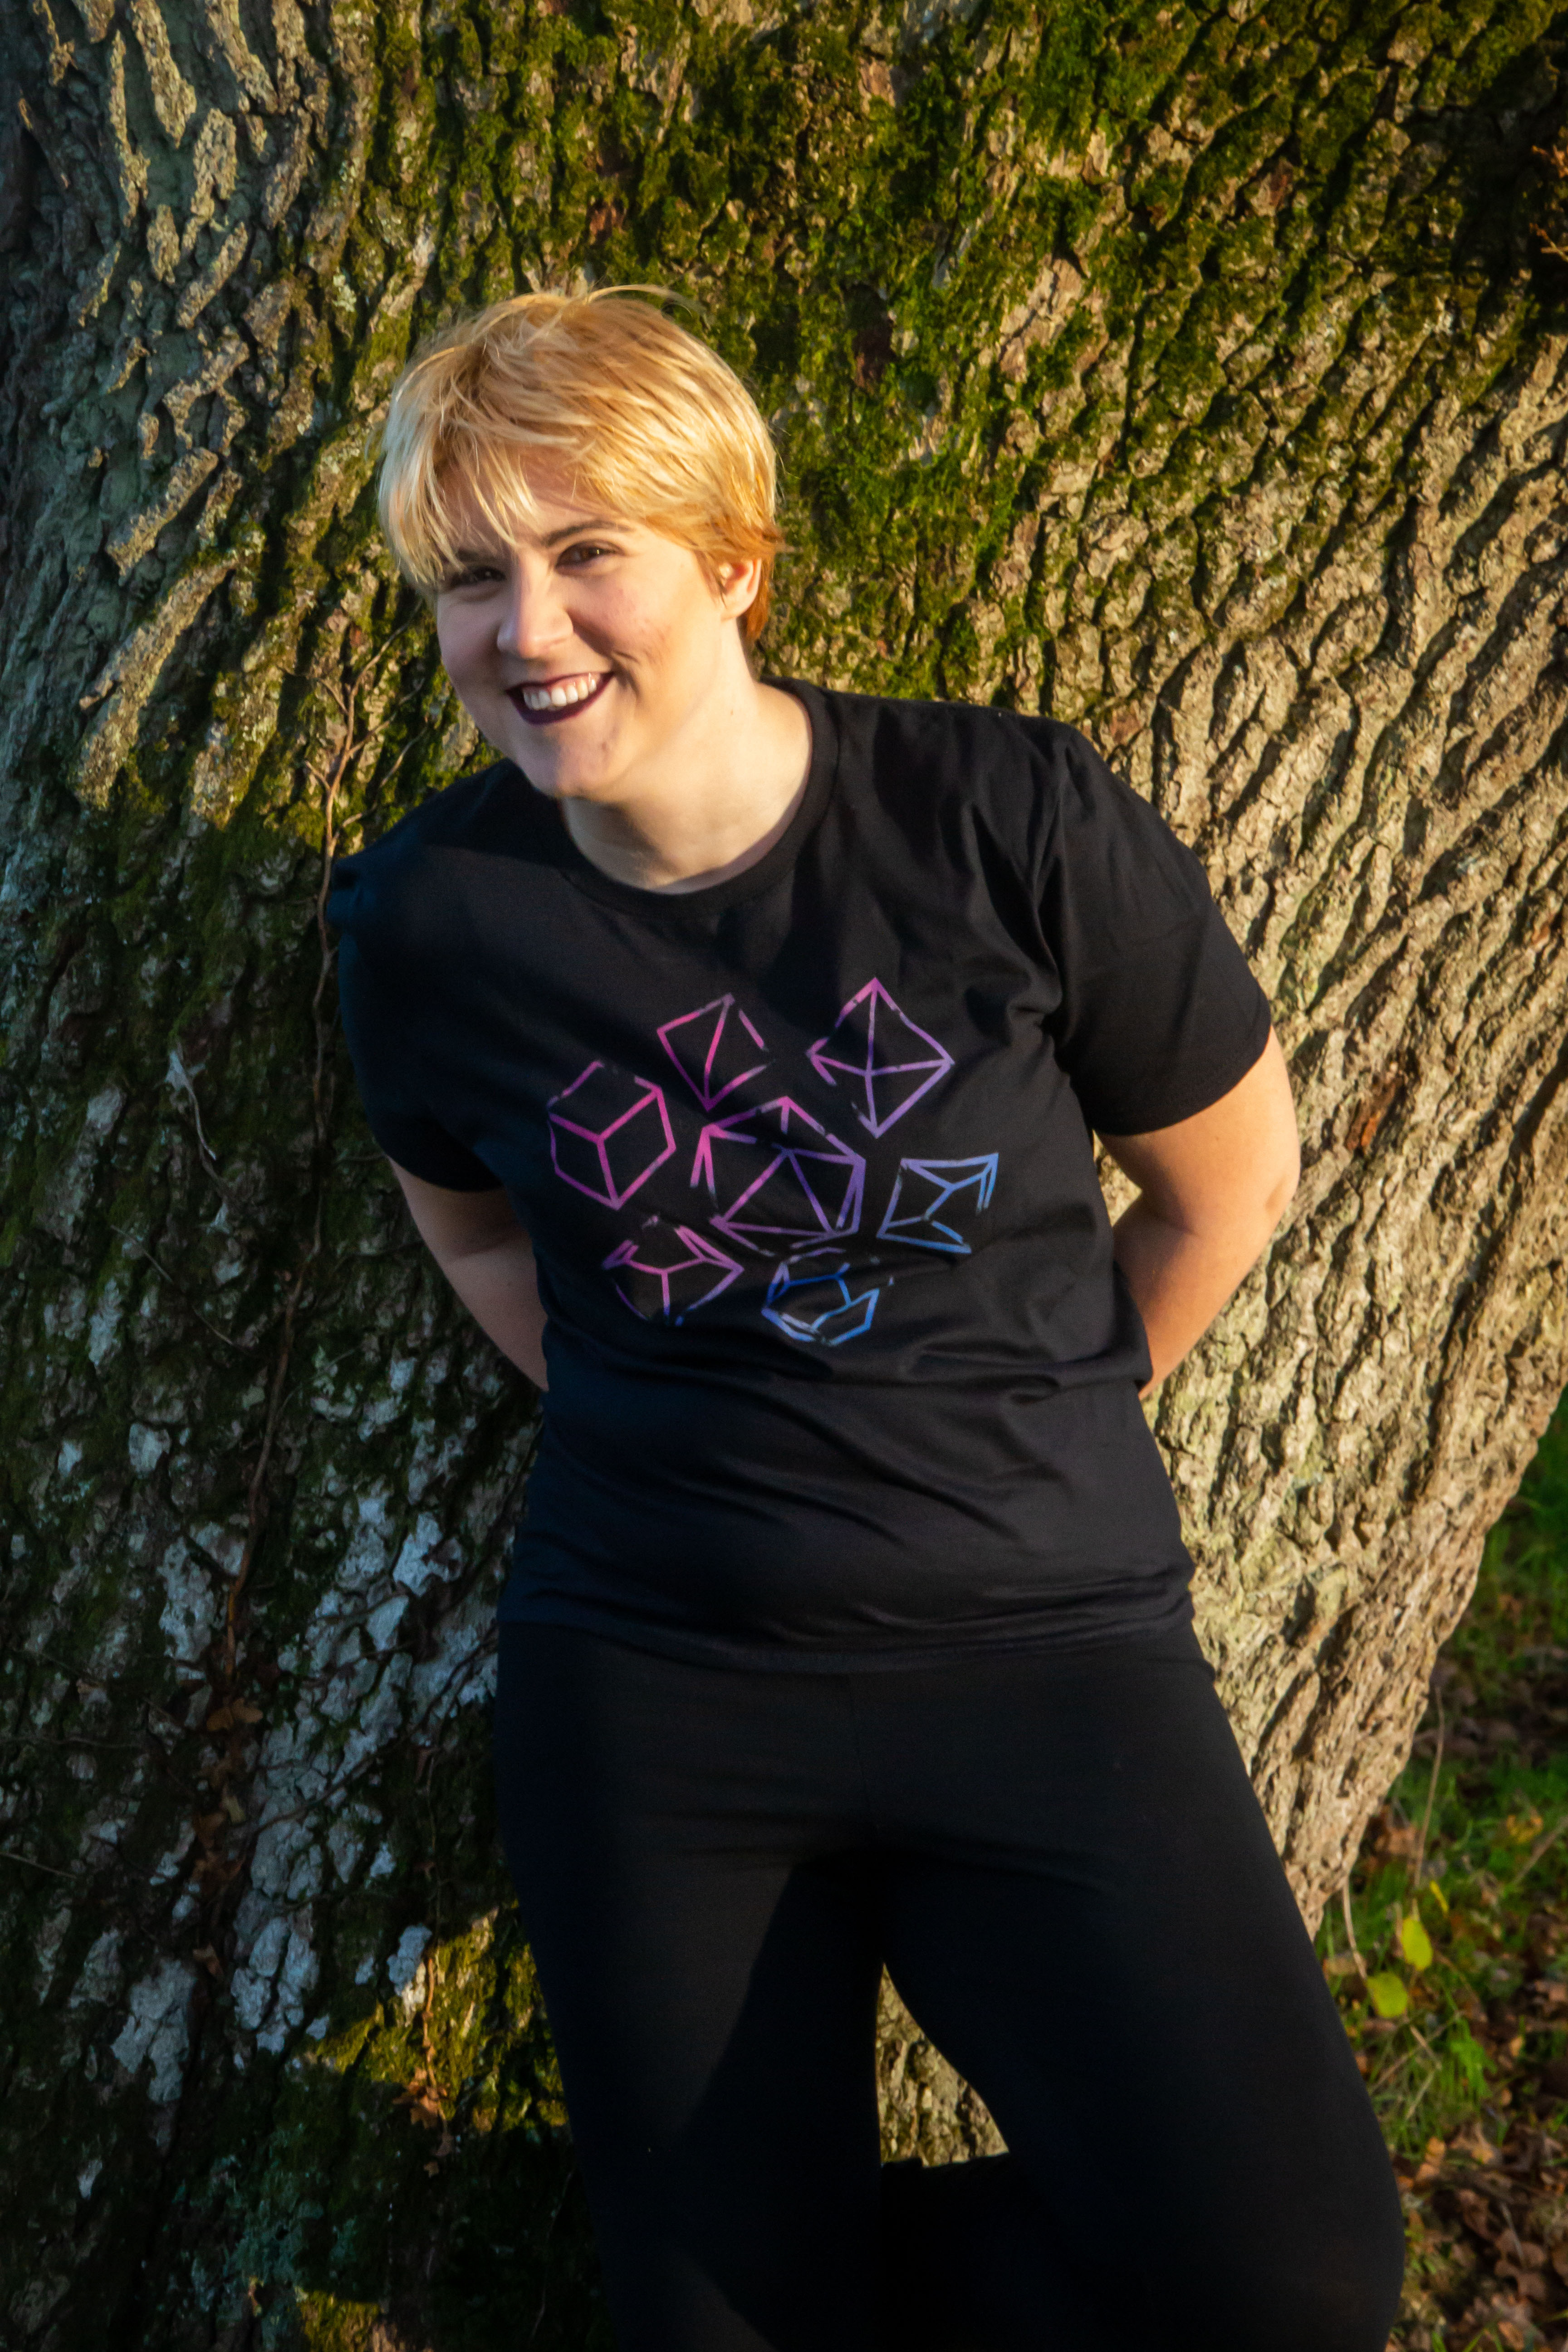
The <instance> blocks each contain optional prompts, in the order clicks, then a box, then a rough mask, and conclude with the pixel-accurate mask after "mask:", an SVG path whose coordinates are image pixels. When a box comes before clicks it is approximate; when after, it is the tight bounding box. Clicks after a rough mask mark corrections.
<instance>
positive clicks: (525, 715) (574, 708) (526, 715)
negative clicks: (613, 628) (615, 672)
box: [507, 670, 610, 727]
mask: <svg viewBox="0 0 1568 2352" xmlns="http://www.w3.org/2000/svg"><path fill="white" fill-rule="evenodd" d="M542 682H543V681H542ZM609 682H610V672H609V671H608V670H605V671H604V672H603V674H602V675H601V677H599V679H598V681H597V683H596V684H595V687H594V689H593V691H592V693H590V694H584V695H581V696H579V698H578V699H577V700H576V701H575V702H565V703H562V704H561V705H560V706H559V708H554V707H552V708H551V709H545V710H531V709H529V707H528V705H527V703H526V702H524V700H523V698H522V688H521V686H509V687H508V688H507V699H508V701H509V702H510V704H511V707H512V709H514V710H515V711H516V712H517V715H518V717H519V718H520V719H527V721H528V723H529V725H530V726H531V727H558V726H559V725H560V723H561V721H562V720H563V719H575V718H576V716H577V714H578V712H579V711H580V710H592V709H593V708H594V705H595V702H597V701H599V700H600V699H601V698H602V697H603V694H604V691H605V688H606V687H607V686H608V684H609Z"/></svg>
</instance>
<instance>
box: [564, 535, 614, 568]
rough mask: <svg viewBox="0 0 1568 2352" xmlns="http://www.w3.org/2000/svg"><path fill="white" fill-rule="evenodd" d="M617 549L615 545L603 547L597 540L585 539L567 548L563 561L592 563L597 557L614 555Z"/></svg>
mask: <svg viewBox="0 0 1568 2352" xmlns="http://www.w3.org/2000/svg"><path fill="white" fill-rule="evenodd" d="M614 553H615V549H614V548H613V547H601V546H600V544H599V542H598V541H597V540H594V539H584V540H579V541H576V542H575V543H574V545H573V546H571V547H569V548H567V550H566V551H565V553H564V554H563V556H562V558H561V561H562V562H563V563H571V564H579V563H592V562H594V560H595V557H597V556H601V555H614Z"/></svg>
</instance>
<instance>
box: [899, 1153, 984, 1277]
mask: <svg viewBox="0 0 1568 2352" xmlns="http://www.w3.org/2000/svg"><path fill="white" fill-rule="evenodd" d="M996 1160H997V1155H996V1153H995V1152H994V1151H986V1152H983V1153H980V1154H978V1155H977V1156H976V1157H975V1158H974V1159H973V1160H900V1162H899V1172H898V1174H897V1175H896V1176H895V1177H894V1179H893V1193H892V1198H891V1199H890V1200H889V1202H888V1206H887V1209H886V1211H885V1213H884V1214H883V1217H882V1222H881V1223H880V1224H879V1226H878V1228H877V1238H878V1240H879V1241H889V1242H902V1243H903V1244H905V1246H906V1247H907V1248H909V1249H929V1250H942V1251H944V1252H946V1254H947V1255H949V1256H952V1257H967V1256H968V1255H969V1254H970V1246H971V1245H970V1244H969V1243H968V1242H967V1241H966V1240H965V1239H964V1234H963V1226H964V1225H965V1224H967V1223H968V1222H969V1220H970V1219H971V1218H973V1217H976V1216H978V1215H979V1213H980V1212H981V1210H982V1209H985V1208H989V1206H990V1204H991V1195H992V1193H993V1192H994V1190H995V1185H996Z"/></svg>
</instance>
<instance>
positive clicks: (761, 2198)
mask: <svg viewBox="0 0 1568 2352" xmlns="http://www.w3.org/2000/svg"><path fill="white" fill-rule="evenodd" d="M786 1682H787V1684H788V1685H789V1688H788V1689H787V1690H786V1688H785V1687H784V1685H785V1683H786ZM775 1684H776V1687H774V1686H773V1685H775ZM496 1766H497V1790H498V1798H499V1805H500V1822H501V1832H502V1838H503V1842H504V1843H505V1846H506V1851H507V1858H508V1861H509V1864H510V1868H511V1872H512V1875H513V1878H514V1880H515V1883H516V1885H517V1890H518V1897H519V1903H520V1906H521V1913H522V1919H523V1925H524V1927H525V1928H526V1930H527V1933H528V1936H529V1938H530V1942H531V1948H532V1950H533V1956H534V1960H535V1964H536V1966H537V1968H538V1970H539V1974H540V1979H541V1984H542V1990H543V1993H544V2000H545V2006H546V2009H547V2011H548V2013H549V2016H550V2021H551V2028H552V2033H553V2035H554V2039H555V2043H556V2049H557V2053H558V2055H559V2058H560V2063H561V2071H562V2081H563V2088H564V2091H565V2095H566V2105H567V2110H568V2114H569V2116H570V2119H571V2125H572V2132H573V2137H574V2144H575V2146H576V2148H577V2152H578V2157H579V2160H580V2162H581V2166H582V2169H583V2176H584V2184H585V2187H586V2189H587V2192H588V2199H589V2205H590V2208H591V2210H592V2213H593V2217H594V2224H595V2236H596V2238H597V2241H598V2245H599V2252H600V2257H601V2262H602V2264H603V2267H604V2271H605V2286H606V2290H607V2293H608V2295H609V2300H610V2305H611V2311H612V2315H613V2317H614V2320H615V2324H616V2340H617V2344H618V2345H619V2347H620V2352H760V2347H763V2346H766V2347H769V2352H795V2347H800V2352H839V2347H842V2352H850V2347H853V2352H865V2347H867V2346H868V2344H870V2343H871V2342H872V2341H873V2338H874V2333H875V2319H874V2310H875V2300H876V2294H877V2273H876V2255H877V2216H878V2202H877V2200H878V2143H877V2109H876V2088H875V2066H874V2039H875V2012H876V1997H877V1985H878V1980H879V1973H880V1959H879V1953H878V1949H877V1947H876V1942H875V1916H874V1915H875V1896H874V1885H873V1883H872V1882H873V1874H872V1872H871V1871H870V1869H869V1868H868V1865H867V1864H866V1861H865V1859H864V1854H863V1852H862V1854H861V1856H860V1858H859V1859H858V1860H856V1859H855V1858H854V1857H852V1856H850V1855H847V1853H845V1851H844V1849H845V1847H846V1845H847V1843H848V1840H849V1838H850V1836H851V1835H852V1833H853V1832H854V1831H855V1829H856V1827H857V1824H856V1822H854V1821H853V1820H852V1819H849V1818H847V1817H846V1816H845V1815H844V1813H843V1811H842V1808H841V1807H840V1806H838V1805H837V1792H838V1790H840V1789H841V1788H843V1787H845V1786H846V1785H848V1784H849V1783H851V1782H852V1781H853V1747H852V1729H851V1726H850V1723H849V1719H848V1715H847V1707H846V1705H845V1700H844V1693H843V1691H842V1690H841V1689H840V1690H838V1691H837V1693H836V1692H835V1691H834V1690H833V1689H832V1688H830V1686H829V1684H828V1682H827V1681H826V1679H825V1678H822V1677H809V1678H808V1677H805V1676H790V1677H777V1678H774V1677H761V1676H751V1677H743V1678H742V1677H739V1676H733V1675H725V1674H723V1673H722V1672H718V1671H713V1670H710V1669H704V1668H692V1667H686V1666H683V1665H679V1664H673V1663H671V1662H668V1661H666V1660H663V1659H659V1658H654V1657H649V1656H647V1655H646V1654H642V1653H639V1652H637V1651H633V1650H630V1649H626V1648H625V1647H623V1646H621V1645H619V1644H616V1643H606V1642H603V1641H600V1640H597V1639H596V1638H595V1637H594V1636H591V1635H584V1634H579V1633H573V1632H570V1631H566V1630H564V1629H555V1628H550V1627H533V1626H526V1627H524V1626H518V1627H509V1628H506V1629H503V1638H502V1650H501V1667H500V1683H499V1687H498V1692H497V1703H496Z"/></svg>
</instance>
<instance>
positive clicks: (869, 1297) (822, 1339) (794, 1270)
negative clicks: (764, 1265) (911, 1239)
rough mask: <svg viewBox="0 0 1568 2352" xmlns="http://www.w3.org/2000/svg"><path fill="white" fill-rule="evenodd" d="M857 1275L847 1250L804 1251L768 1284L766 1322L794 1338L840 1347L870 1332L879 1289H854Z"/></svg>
mask: <svg viewBox="0 0 1568 2352" xmlns="http://www.w3.org/2000/svg"><path fill="white" fill-rule="evenodd" d="M855 1280H856V1276H855V1274H854V1272H853V1270H852V1268H851V1266H850V1264H849V1261H848V1259H847V1257H845V1255H843V1253H842V1251H839V1250H833V1249H816V1250H802V1251H800V1252H798V1253H797V1254H796V1255H795V1256H794V1257H793V1258H789V1259H786V1261H785V1262H784V1265H781V1266H780V1267H779V1270H778V1272H777V1273H776V1274H775V1275H774V1276H773V1280H772V1281H771V1282H770V1283H769V1285H768V1297H767V1304H766V1305H765V1306H764V1307H763V1316H764V1318H766V1320H767V1321H768V1322H770V1323H772V1324H773V1325H775V1326H776V1327H777V1328H778V1329H779V1330H781V1331H783V1332H784V1333H785V1334H787V1336H788V1337H789V1338H790V1339H805V1340H807V1341H816V1343H817V1344H818V1345H819V1346H822V1347H826V1348H841V1347H842V1346H843V1344H844V1342H845V1340H846V1339H862V1338H864V1336H865V1334H866V1333H867V1332H868V1330H869V1329H870V1328H871V1318H872V1316H873V1315H875V1313H876V1311H877V1299H878V1296H879V1290H880V1285H879V1284H878V1283H875V1282H873V1283H871V1284H869V1285H868V1287H867V1288H866V1289H864V1290H859V1291H858V1290H856V1289H855V1288H854V1287H853V1285H854V1282H855Z"/></svg>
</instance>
